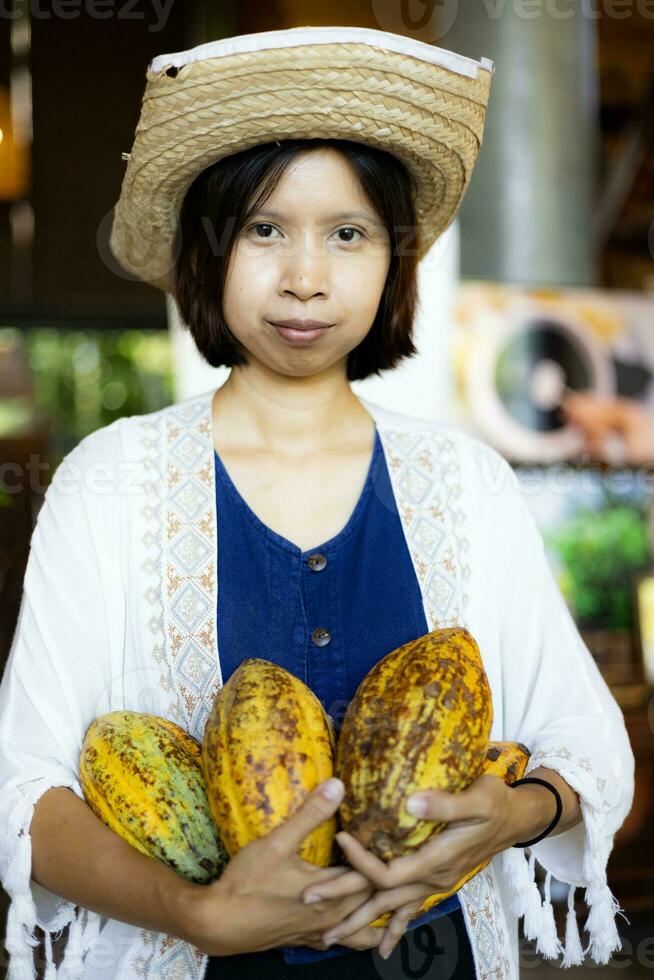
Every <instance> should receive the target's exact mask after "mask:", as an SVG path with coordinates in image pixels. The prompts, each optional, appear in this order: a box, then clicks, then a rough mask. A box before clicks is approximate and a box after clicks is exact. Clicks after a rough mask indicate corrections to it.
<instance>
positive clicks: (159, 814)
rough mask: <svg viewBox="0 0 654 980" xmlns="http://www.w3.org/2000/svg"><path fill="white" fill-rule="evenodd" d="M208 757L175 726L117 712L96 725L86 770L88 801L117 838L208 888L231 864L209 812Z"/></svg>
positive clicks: (85, 752) (87, 743)
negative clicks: (204, 761)
mask: <svg viewBox="0 0 654 980" xmlns="http://www.w3.org/2000/svg"><path fill="white" fill-rule="evenodd" d="M201 754H202V753H201V748H200V744H199V743H198V742H196V740H195V739H194V738H192V736H191V735H189V734H188V732H186V731H185V730H184V729H183V728H180V726H179V725H176V724H175V722H173V721H168V720H167V719H166V718H160V717H159V716H158V715H151V714H147V713H144V712H140V711H110V712H108V713H107V714H104V715H100V716H99V717H98V718H96V719H95V720H94V721H93V722H92V723H91V724H90V725H89V727H88V729H87V731H86V734H85V736H84V741H83V743H82V749H81V752H80V758H79V772H80V785H81V787H82V791H83V793H84V799H85V800H86V802H87V803H88V805H89V806H90V807H91V809H92V810H93V812H94V813H95V814H96V816H98V817H99V818H100V820H102V821H103V823H105V824H106V825H107V826H108V827H109V828H110V829H111V830H113V831H114V833H116V834H118V836H119V837H122V838H123V839H124V840H126V841H127V842H128V843H129V844H131V845H132V847H135V848H136V850H137V851H140V852H141V853H142V854H147V855H149V856H150V857H155V858H157V859H158V860H159V861H163V862H164V863H165V864H168V865H169V866H170V867H172V868H174V869H175V871H177V873H178V874H180V875H181V876H182V877H183V878H187V879H188V880H189V881H193V882H195V883H197V884H207V883H208V882H210V881H212V880H213V879H214V878H217V877H219V875H220V874H221V873H222V871H223V869H224V867H225V865H226V864H227V861H228V860H229V858H228V855H227V853H226V851H225V849H224V847H223V846H222V843H221V841H220V838H219V836H218V832H217V830H216V827H215V824H214V822H213V820H212V817H211V812H210V810H209V801H208V800H207V794H206V792H205V788H204V778H203V775H202V766H201Z"/></svg>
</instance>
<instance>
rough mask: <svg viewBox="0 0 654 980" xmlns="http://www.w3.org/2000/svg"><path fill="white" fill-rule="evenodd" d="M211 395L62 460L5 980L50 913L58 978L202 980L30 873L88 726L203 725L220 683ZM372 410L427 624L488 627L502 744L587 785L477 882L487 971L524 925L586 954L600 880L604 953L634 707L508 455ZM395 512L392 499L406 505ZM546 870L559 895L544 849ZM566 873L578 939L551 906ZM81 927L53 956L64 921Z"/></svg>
mask: <svg viewBox="0 0 654 980" xmlns="http://www.w3.org/2000/svg"><path fill="white" fill-rule="evenodd" d="M213 393H214V392H213V390H212V391H208V392H205V393H204V394H202V395H199V396H194V397H192V398H188V399H186V400H184V401H182V402H181V403H177V404H173V405H170V406H168V407H166V408H164V409H162V410H160V411H157V412H152V413H150V414H148V415H142V416H131V417H126V418H121V419H118V420H116V421H115V422H113V423H111V424H110V425H108V426H106V427H104V428H102V429H99V430H98V431H97V432H94V433H92V434H91V435H89V436H87V437H86V438H84V439H83V440H82V441H81V442H80V443H79V445H77V446H76V447H75V448H74V449H73V450H72V451H71V452H70V453H69V454H68V455H67V456H66V458H65V460H64V461H63V462H62V463H61V465H60V466H59V467H58V469H57V471H56V473H55V475H54V478H53V481H52V483H51V484H50V486H49V487H48V490H47V492H46V495H45V499H44V502H43V505H42V508H41V510H40V512H39V515H38V520H37V523H36V526H35V529H34V533H33V535H32V541H31V547H30V555H29V561H28V565H27V569H26V573H25V580H24V591H23V596H22V601H21V607H20V613H19V619H18V624H17V628H16V633H15V636H14V639H13V643H12V648H11V651H10V655H9V660H8V664H7V669H6V672H5V675H4V677H3V680H2V685H1V687H0V786H1V792H0V876H1V880H2V885H3V887H4V889H5V890H6V891H7V893H8V894H9V896H10V899H11V905H10V909H9V916H8V924H7V936H6V946H7V949H8V951H9V952H10V954H11V960H10V968H9V980H28V978H32V977H33V976H34V975H35V974H34V971H33V966H32V959H33V948H32V947H33V946H34V945H35V944H36V939H35V938H34V936H33V930H34V926H35V925H38V926H40V927H41V928H42V929H43V930H45V932H46V953H47V957H48V966H47V971H48V972H47V974H46V977H47V980H51V978H55V977H66V978H81V980H128V978H129V980H132V978H137V977H138V978H144V977H145V978H148V980H151V978H166V977H172V976H175V977H180V978H182V977H184V978H188V980H199V978H201V977H202V976H203V975H204V972H205V969H206V963H207V956H206V955H205V954H203V953H202V952H201V951H199V950H198V949H196V948H195V947H194V946H193V945H191V944H189V943H186V942H184V941H183V940H180V939H177V938H176V937H173V936H167V935H164V934H162V933H157V932H152V931H149V930H147V929H141V928H138V927H136V926H132V925H128V924H126V923H123V922H119V921H117V920H113V919H107V918H106V917H104V916H100V915H99V914H97V913H95V912H91V911H89V910H87V909H83V908H78V907H76V906H74V905H73V904H72V903H70V902H67V901H65V900H63V899H61V898H59V897H58V896H56V895H54V894H52V893H51V892H49V891H47V890H46V889H44V888H42V887H41V886H39V885H37V884H36V883H35V882H34V881H32V880H31V879H30V870H31V838H30V835H29V827H30V821H31V818H32V813H33V806H34V803H35V802H36V801H37V800H38V799H39V797H40V796H41V795H42V793H43V792H44V791H45V790H46V789H48V788H49V787H52V786H69V787H71V788H72V789H73V790H74V792H75V793H77V795H78V796H80V797H82V798H83V794H82V790H81V786H80V784H79V782H78V757H79V751H80V747H81V744H82V740H83V738H84V734H85V732H86V729H87V727H88V725H89V724H90V723H91V721H92V720H93V719H94V718H95V717H97V716H98V715H100V714H103V713H104V712H107V711H112V710H116V709H133V710H138V711H148V712H152V713H154V714H158V715H161V716H164V717H166V718H169V719H171V720H173V721H175V722H177V723H178V724H180V725H182V726H183V727H184V728H186V730H187V731H189V732H190V733H191V734H192V735H194V736H195V737H196V738H198V739H200V738H201V737H202V733H203V730H204V724H205V721H206V718H207V716H208V714H209V711H210V709H211V705H212V701H213V698H214V696H215V694H216V691H217V690H218V689H219V687H220V685H221V672H220V659H219V652H218V649H217V644H216V633H217V631H216V623H215V611H216V600H217V588H218V583H217V575H216V569H217V551H216V497H215V485H214V464H213V430H212V418H211V400H212V396H213ZM359 400H360V402H361V404H362V405H363V406H364V407H365V408H366V410H367V411H368V412H369V414H370V415H371V416H372V417H373V418H374V419H375V422H376V424H377V428H378V431H379V434H380V437H381V441H382V445H383V449H384V453H385V457H386V462H387V466H388V471H389V474H390V478H391V484H392V489H393V493H394V496H395V501H396V504H397V508H398V512H399V514H400V518H401V521H402V526H403V529H404V534H405V537H406V541H407V544H408V547H409V549H410V552H411V556H412V561H413V565H414V568H415V571H416V576H417V579H418V582H419V585H420V589H421V592H422V597H423V604H424V610H425V615H426V619H427V622H428V623H429V625H430V629H436V628H439V627H444V626H454V625H463V626H465V627H467V628H468V629H469V630H470V631H471V633H472V634H473V636H474V637H475V638H476V640H477V642H478V644H479V647H480V650H481V653H482V656H483V659H484V664H485V668H486V672H487V674H488V678H489V682H490V685H491V690H492V695H493V726H492V730H491V738H492V739H493V740H515V741H520V742H524V743H525V744H526V745H527V747H528V748H529V749H530V750H531V752H532V755H531V757H530V760H529V764H528V766H527V772H529V771H531V770H532V769H534V768H536V767H538V766H541V765H542V766H547V767H549V768H551V769H554V770H557V771H558V772H560V773H561V775H562V776H563V777H564V778H565V779H566V780H567V782H568V783H569V784H570V785H571V786H572V787H573V788H574V789H575V790H576V791H577V792H578V794H579V797H580V801H581V808H582V813H583V821H582V822H580V823H579V824H577V825H576V826H575V827H573V828H572V829H570V830H568V831H565V832H563V833H560V834H557V835H556V836H554V837H549V838H546V839H544V840H543V841H541V842H540V843H538V844H536V845H534V846H533V847H532V848H530V849H522V848H507V849H506V850H505V851H503V852H501V853H500V854H497V855H495V857H494V858H493V859H492V861H491V862H490V863H489V865H488V866H487V867H486V868H485V869H483V870H482V871H480V872H479V873H478V874H477V875H475V876H474V878H472V879H471V880H470V881H468V882H467V883H466V884H465V885H464V886H463V887H462V888H461V889H460V891H459V897H460V899H461V904H462V909H463V914H464V918H465V922H466V928H467V931H468V935H469V937H470V941H471V944H472V949H473V953H474V959H475V963H476V973H477V978H478V980H486V978H488V980H490V978H492V980H518V977H519V970H518V917H519V916H520V915H524V932H525V935H526V936H527V937H528V938H530V939H535V940H537V948H538V950H539V951H540V952H541V953H542V954H543V955H544V956H546V957H556V956H558V955H559V954H560V953H564V954H565V955H564V958H563V961H562V964H561V965H570V964H575V963H579V962H581V960H582V951H581V946H580V941H579V931H578V925H577V922H576V918H575V912H574V908H573V905H572V900H573V898H574V891H575V886H582V887H584V888H585V899H586V903H587V905H588V908H589V910H590V911H589V915H588V916H587V918H586V921H585V927H586V929H587V930H588V933H589V942H588V945H587V947H586V949H585V950H584V953H589V954H590V956H591V957H592V958H593V959H594V961H595V962H596V963H606V962H607V961H608V959H609V957H610V955H611V952H612V951H614V950H617V949H620V945H621V944H620V938H619V936H618V933H617V929H616V922H615V915H616V913H617V912H619V911H621V910H620V906H619V904H618V902H617V901H616V900H615V899H614V898H613V896H612V895H611V893H610V891H609V889H608V887H607V883H606V864H607V859H608V856H609V853H610V851H611V848H612V844H613V838H614V835H615V833H616V831H617V830H618V829H619V827H620V826H621V825H622V823H623V821H624V819H625V817H626V816H627V814H628V812H629V810H630V807H631V805H632V800H633V792H634V757H633V753H632V750H631V746H630V744H629V740H628V737H627V733H626V730H625V725H624V718H623V715H622V712H621V710H620V708H619V706H618V705H617V703H616V701H615V699H614V698H613V696H612V694H611V693H610V690H609V688H608V687H607V685H606V683H605V681H604V680H603V678H602V676H601V674H600V672H599V670H598V668H597V666H596V664H595V661H594V660H593V658H592V656H591V654H590V653H589V651H588V649H587V647H586V646H585V644H584V643H583V641H582V639H581V637H580V635H579V632H578V630H577V628H576V625H575V623H574V621H573V619H572V617H571V615H570V613H569V611H568V607H567V605H566V603H565V601H564V599H563V596H562V595H561V592H560V590H559V588H558V586H557V584H556V580H555V578H554V575H553V572H552V569H551V566H550V564H549V562H548V559H547V556H546V554H545V551H544V547H543V541H542V538H541V535H540V533H539V531H538V529H537V527H536V524H535V522H534V519H533V518H532V516H531V513H530V511H529V510H528V507H527V504H526V503H525V500H524V497H523V496H522V493H521V491H520V487H519V484H518V482H517V479H516V477H515V474H514V473H513V470H512V469H511V467H510V466H509V464H508V463H507V462H506V461H505V460H504V459H503V458H502V456H500V454H499V453H497V452H496V451H495V450H494V449H492V448H491V447H490V446H487V445H486V444H484V443H483V442H481V441H479V440H477V439H474V438H473V437H471V436H470V435H468V434H466V433H464V432H462V431H460V430H458V429H457V428H455V427H453V426H450V425H448V424H446V423H430V422H427V421H425V420H424V419H418V418H413V417H410V416H406V415H402V414H399V413H395V412H389V411H388V410H386V409H383V408H381V407H380V406H378V405H375V404H373V403H371V402H369V401H367V400H366V399H362V398H360V399H359ZM389 505H390V502H389ZM535 860H538V861H539V863H540V864H541V865H542V867H543V868H544V869H545V870H546V872H547V875H546V880H545V901H542V900H541V896H540V892H539V889H538V886H537V884H536V881H535V878H534V861H535ZM551 876H554V877H555V878H556V879H558V880H559V881H562V882H569V883H571V885H572V886H573V887H572V888H570V892H569V895H570V899H569V905H568V909H569V911H568V917H567V926H566V935H565V937H564V939H565V944H564V943H562V942H561V941H560V939H559V938H558V937H557V935H556V929H555V924H554V917H553V914H552V906H551V904H550V901H549V897H550V896H549V886H550V879H551ZM67 925H70V932H69V935H68V941H67V944H66V951H65V956H64V960H63V962H62V964H61V966H60V967H59V969H58V970H57V969H55V966H54V964H53V963H52V957H51V939H52V934H53V933H55V932H59V931H60V930H61V929H62V928H63V927H65V926H67Z"/></svg>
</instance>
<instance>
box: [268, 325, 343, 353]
mask: <svg viewBox="0 0 654 980" xmlns="http://www.w3.org/2000/svg"><path fill="white" fill-rule="evenodd" d="M268 323H269V324H270V325H271V327H273V328H274V329H275V331H276V333H277V334H278V335H279V336H280V337H281V338H282V339H283V340H284V341H286V343H288V344H292V345H293V346H295V347H306V346H308V345H309V344H312V343H313V342H314V341H316V340H318V339H319V338H320V337H322V335H323V334H326V333H327V331H328V330H329V326H330V325H325V326H320V327H315V328H308V327H306V326H302V327H301V328H296V327H287V326H286V325H285V324H284V323H274V322H273V321H272V320H269V321H268Z"/></svg>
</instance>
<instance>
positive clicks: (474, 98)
mask: <svg viewBox="0 0 654 980" xmlns="http://www.w3.org/2000/svg"><path fill="white" fill-rule="evenodd" d="M492 74H493V62H492V61H490V60H489V59H488V58H482V59H481V61H479V62H477V61H474V60H472V59H470V58H465V57H463V56H461V55H458V54H454V53H453V52H451V51H446V50H444V49H443V48H437V47H434V46H433V45H431V44H426V43H424V42H422V41H415V40H413V39H411V38H407V37H404V36H402V35H400V34H391V33H388V32H387V31H377V30H372V29H368V28H360V27H296V28H292V29H290V30H282V31H265V32H263V33H259V34H244V35H240V36H237V37H230V38H225V39H223V40H219V41H212V42H210V43H209V44H203V45H200V46H199V47H196V48H192V49H191V50H189V51H182V52H179V53H177V54H170V55H159V56H158V57H156V58H155V59H154V60H153V61H152V62H151V63H150V65H149V66H148V70H147V73H146V88H145V94H144V96H143V103H142V108H141V116H140V119H139V121H138V125H137V127H136V133H135V138H134V145H133V147H132V151H131V153H123V159H126V160H127V168H126V171H125V175H124V178H123V183H122V187H121V193H120V198H119V200H118V202H117V204H116V207H115V209H114V217H113V225H112V230H111V236H110V242H109V244H110V248H111V251H112V252H113V254H114V256H115V257H116V258H117V259H118V261H119V263H120V264H121V266H123V267H124V268H125V269H126V270H127V271H128V272H130V273H131V274H133V275H134V276H136V277H137V278H139V279H143V280H145V281H146V282H149V283H151V284H152V285H153V286H157V287H158V288H160V289H164V290H170V289H171V283H172V276H171V273H172V267H173V263H174V258H175V257H174V256H173V247H174V243H175V233H176V229H177V226H178V221H179V218H178V216H179V211H180V208H181V204H182V201H183V199H184V195H185V193H186V191H187V189H188V188H189V186H190V185H191V183H192V182H193V180H194V179H195V177H196V176H197V175H198V174H199V173H200V172H201V171H202V170H204V169H205V168H206V167H208V166H210V165H211V164H213V163H215V162H216V161H217V160H220V159H221V158H222V157H225V156H228V155H230V154H232V153H237V152H239V151H241V150H245V149H248V148H250V147H252V146H255V145H256V144H258V143H267V142H271V141H273V140H282V139H311V138H314V137H318V138H323V139H328V138H337V139H349V140H356V141H357V142H362V143H367V144H370V145H371V146H375V147H378V148H380V149H383V150H386V151H388V152H390V153H393V154H395V156H397V157H398V158H399V159H400V160H402V161H403V162H404V163H405V165H406V166H407V168H408V169H409V171H410V173H411V174H412V175H413V176H414V178H415V187H416V192H415V194H416V196H415V205H416V213H417V217H418V226H419V227H418V235H419V239H418V243H417V244H418V245H419V256H420V258H422V257H423V256H424V255H425V254H426V252H427V251H428V249H429V248H430V247H431V245H432V244H433V243H434V241H435V240H436V239H437V238H438V237H439V235H441V234H442V232H443V231H445V229H446V228H447V227H448V225H449V224H450V223H451V222H452V220H453V219H454V216H455V214H456V212H457V210H458V208H459V205H460V204H461V200H462V198H463V195H464V193H465V190H466V188H467V186H468V183H469V181H470V176H471V174H472V170H473V167H474V164H475V161H476V159H477V155H478V153H479V148H480V146H481V141H482V134H483V128H484V119H485V115H486V106H487V104H488V96H489V90H490V81H491V76H492ZM415 244H416V243H414V245H415Z"/></svg>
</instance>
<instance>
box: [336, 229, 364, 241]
mask: <svg viewBox="0 0 654 980" xmlns="http://www.w3.org/2000/svg"><path fill="white" fill-rule="evenodd" d="M342 231H347V232H352V231H353V232H355V233H356V234H357V235H361V237H362V238H365V235H364V234H363V232H362V231H359V229H358V228H352V227H351V226H350V225H346V226H345V227H344V228H339V229H338V232H337V234H339V235H340V233H341V232H342ZM355 241H360V239H356V238H350V239H348V240H347V241H342V242H341V244H343V245H351V244H352V242H355Z"/></svg>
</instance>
